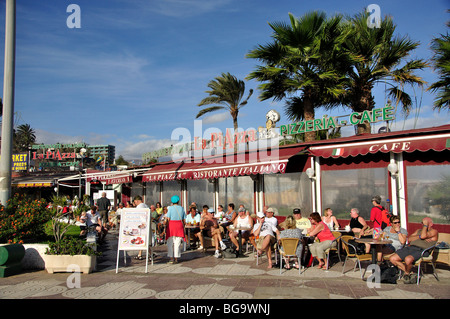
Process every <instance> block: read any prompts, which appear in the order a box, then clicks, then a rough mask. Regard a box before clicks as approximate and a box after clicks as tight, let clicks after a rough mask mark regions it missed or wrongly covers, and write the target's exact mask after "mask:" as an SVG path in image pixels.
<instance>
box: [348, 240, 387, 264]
mask: <svg viewBox="0 0 450 319" xmlns="http://www.w3.org/2000/svg"><path fill="white" fill-rule="evenodd" d="M355 241H356V242H357V243H363V244H370V250H371V252H372V264H376V263H377V247H376V245H386V244H392V240H387V239H374V238H355Z"/></svg>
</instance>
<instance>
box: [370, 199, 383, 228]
mask: <svg viewBox="0 0 450 319" xmlns="http://www.w3.org/2000/svg"><path fill="white" fill-rule="evenodd" d="M372 205H373V207H372V209H371V210H370V221H372V222H373V228H380V229H381V217H382V215H381V212H382V211H383V206H381V196H379V195H375V196H373V197H372Z"/></svg>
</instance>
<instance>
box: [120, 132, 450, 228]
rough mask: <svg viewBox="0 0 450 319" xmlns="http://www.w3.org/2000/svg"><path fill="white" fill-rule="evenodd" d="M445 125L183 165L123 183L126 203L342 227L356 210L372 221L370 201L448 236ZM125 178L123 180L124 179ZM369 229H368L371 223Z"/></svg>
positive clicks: (161, 166)
mask: <svg viewBox="0 0 450 319" xmlns="http://www.w3.org/2000/svg"><path fill="white" fill-rule="evenodd" d="M449 164H450V125H444V126H439V127H432V128H425V129H414V130H407V131H399V132H387V133H379V134H363V135H357V136H352V137H343V138H337V139H329V140H321V141H314V142H310V143H301V144H293V145H286V146H279V147H273V148H266V149H256V150H247V151H243V152H236V153H233V154H222V155H215V156H210V157H202V158H201V159H200V160H199V159H198V158H194V157H186V158H184V159H182V160H177V161H176V162H175V161H165V162H159V163H155V164H152V165H151V166H150V167H148V168H141V170H140V171H139V172H137V173H136V172H135V173H131V172H129V173H128V174H129V175H128V176H129V178H130V179H132V180H133V182H132V183H130V184H129V187H130V189H131V190H130V196H131V197H134V196H136V195H143V196H144V198H145V201H146V202H147V204H154V203H156V202H161V203H162V204H163V205H169V204H170V198H171V197H172V196H173V195H178V196H180V199H181V203H180V204H181V205H182V206H184V207H185V209H187V208H188V206H189V204H190V203H192V202H196V203H197V204H198V205H199V206H202V205H204V204H206V205H208V206H210V207H214V208H216V207H217V206H218V205H219V204H221V205H223V206H224V207H225V208H226V205H227V204H228V203H234V204H235V205H236V207H238V205H240V204H243V205H245V207H246V208H247V209H248V210H249V211H250V212H252V213H253V212H257V211H261V210H262V208H263V206H270V207H274V208H275V209H277V210H278V215H279V216H287V215H289V214H291V213H292V209H293V208H301V210H302V213H303V214H304V215H306V216H309V214H310V213H311V212H315V211H316V212H319V213H322V211H323V210H324V209H325V208H327V207H330V208H332V210H333V213H334V215H335V216H336V217H337V218H338V220H341V221H343V223H344V225H345V224H347V223H348V220H349V219H350V216H349V212H350V209H351V208H353V207H356V208H358V209H359V211H360V214H361V216H363V217H364V218H365V219H366V220H367V221H368V220H369V214H370V209H371V208H372V203H371V198H372V196H374V195H380V196H381V197H382V201H383V202H382V205H383V206H385V207H387V208H389V210H390V211H391V212H392V213H393V214H395V215H399V216H400V219H401V223H402V227H405V228H408V229H411V228H415V227H417V226H418V223H420V222H421V220H422V218H423V217H425V216H430V217H431V218H432V219H433V220H434V222H435V224H436V227H437V228H438V230H439V231H441V232H447V233H449V232H450V193H449V192H448V191H443V190H444V189H447V190H448V189H450V165H449ZM122 174H124V173H122ZM369 224H370V223H369Z"/></svg>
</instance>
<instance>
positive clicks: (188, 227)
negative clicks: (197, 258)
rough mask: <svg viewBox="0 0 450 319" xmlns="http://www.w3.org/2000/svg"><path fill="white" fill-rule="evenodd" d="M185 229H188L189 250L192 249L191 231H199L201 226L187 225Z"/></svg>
mask: <svg viewBox="0 0 450 319" xmlns="http://www.w3.org/2000/svg"><path fill="white" fill-rule="evenodd" d="M184 228H185V229H187V232H188V233H187V239H188V246H187V249H191V229H199V228H200V224H196V225H185V226H184Z"/></svg>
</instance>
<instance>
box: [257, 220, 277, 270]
mask: <svg viewBox="0 0 450 319" xmlns="http://www.w3.org/2000/svg"><path fill="white" fill-rule="evenodd" d="M265 217H266V216H265V215H264V213H263V212H257V213H256V219H257V222H256V224H255V225H254V226H253V235H254V236H255V237H256V247H257V248H258V255H260V254H261V251H265V252H266V254H267V259H268V262H269V265H268V267H267V268H272V246H273V245H274V244H275V243H276V238H275V234H277V236H279V235H280V231H279V230H278V229H277V227H276V226H274V225H273V224H272V223H270V222H267V221H265Z"/></svg>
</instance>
